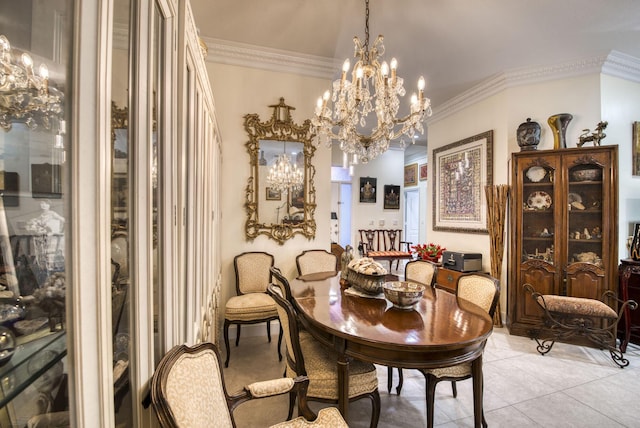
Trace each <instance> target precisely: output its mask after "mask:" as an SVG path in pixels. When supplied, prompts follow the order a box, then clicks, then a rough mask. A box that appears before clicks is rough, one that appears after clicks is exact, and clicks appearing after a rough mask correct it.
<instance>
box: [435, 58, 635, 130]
mask: <svg viewBox="0 0 640 428" xmlns="http://www.w3.org/2000/svg"><path fill="white" fill-rule="evenodd" d="M593 73H602V74H607V75H611V76H616V77H620V78H622V79H626V80H630V81H633V82H640V59H638V58H634V57H632V56H629V55H626V54H623V53H620V52H617V51H611V53H609V54H608V55H600V56H596V57H590V58H583V59H578V60H574V61H567V62H564V63H560V64H555V65H549V66H542V67H525V68H518V69H513V70H508V71H505V72H503V73H499V74H496V75H494V76H492V77H490V78H488V79H486V80H484V81H483V82H481V83H479V84H478V85H476V86H474V87H473V88H471V89H469V90H467V91H465V92H463V93H461V94H460V95H457V96H455V97H453V98H451V99H450V100H448V101H446V102H444V103H442V104H441V105H439V106H437V107H436V108H434V110H433V116H431V117H430V118H429V119H427V123H428V124H432V123H435V122H437V121H439V120H441V119H444V118H445V117H447V116H449V115H451V114H454V113H456V112H458V111H460V110H463V109H465V108H467V107H469V106H470V105H472V104H475V103H477V102H479V101H481V100H483V99H486V98H488V97H490V96H492V95H495V94H497V93H499V92H501V91H503V90H505V89H507V88H510V87H515V86H521V85H531V84H535V83H539V82H545V81H550V80H557V79H564V78H570V77H575V76H582V75H585V74H593Z"/></svg>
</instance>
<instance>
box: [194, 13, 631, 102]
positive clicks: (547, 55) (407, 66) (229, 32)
mask: <svg viewBox="0 0 640 428" xmlns="http://www.w3.org/2000/svg"><path fill="white" fill-rule="evenodd" d="M364 3H365V2H364V0H322V1H319V0H269V1H263V0H214V1H211V0H191V5H192V9H193V14H194V17H195V21H196V25H197V27H198V28H199V31H200V36H201V37H202V38H203V39H205V40H207V39H210V38H214V39H219V40H223V41H224V40H227V41H230V42H239V43H245V44H249V45H254V47H265V48H269V49H278V50H284V51H288V52H289V53H291V54H292V55H295V54H302V55H312V56H317V57H322V58H325V59H327V58H330V59H337V60H339V63H338V64H340V63H341V62H342V61H343V60H344V59H345V58H352V56H353V41H352V39H353V37H354V36H358V37H359V38H360V39H363V38H364V36H365V32H364V24H365V17H364V16H365V6H364ZM369 27H370V41H371V44H372V43H373V41H374V40H375V37H376V36H377V35H378V34H382V35H384V36H385V39H384V44H385V48H386V55H385V58H386V59H390V58H391V57H396V58H397V60H398V75H399V76H401V77H404V80H405V88H406V89H407V93H409V94H410V93H411V92H413V88H414V87H415V84H416V82H417V80H418V77H420V76H421V75H424V77H425V79H426V80H427V89H426V93H425V95H426V96H427V97H429V98H431V101H432V105H433V106H434V109H436V110H437V106H438V105H439V104H441V103H443V102H445V101H447V100H449V99H451V98H452V97H454V96H455V95H458V94H460V93H462V92H464V91H465V90H468V89H470V88H472V87H473V86H475V85H477V84H478V83H480V82H482V81H484V80H486V79H488V78H489V77H491V76H494V75H496V74H497V73H501V72H504V71H507V70H511V69H518V68H522V67H539V66H545V65H555V64H559V63H562V62H566V61H572V60H579V59H583V58H591V57H595V56H599V55H604V54H607V53H609V52H611V51H612V50H615V51H618V52H621V53H624V54H627V55H631V56H633V57H635V58H640V1H637V0H589V1H586V0H561V1H559V0H535V1H527V0H482V1H476V2H472V1H469V0H370V18H369ZM209 60H211V58H209ZM339 71H340V70H339V66H338V67H337V68H336V71H335V73H336V76H337V75H338V73H339ZM318 95H320V94H318Z"/></svg>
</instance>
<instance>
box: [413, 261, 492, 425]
mask: <svg viewBox="0 0 640 428" xmlns="http://www.w3.org/2000/svg"><path fill="white" fill-rule="evenodd" d="M499 293H500V282H499V281H498V280H497V279H495V278H493V277H492V276H489V275H487V274H484V273H466V274H464V275H462V276H460V278H459V279H458V287H457V289H456V295H457V296H458V298H459V299H462V300H465V301H468V302H471V303H473V304H475V305H477V306H479V307H480V308H482V309H483V310H484V311H486V312H487V313H488V314H489V316H490V317H491V318H493V313H494V311H495V310H496V306H497V304H498V298H499ZM483 346H484V344H483ZM420 371H421V372H422V374H423V375H424V378H425V381H426V389H427V427H429V428H431V427H433V412H434V411H435V405H434V401H435V392H436V385H437V383H438V382H440V381H442V380H450V381H453V382H452V388H453V396H454V397H456V396H457V395H458V391H457V389H456V381H458V380H464V379H469V378H470V377H471V375H472V374H471V363H470V362H468V363H462V364H458V365H455V366H451V367H442V368H435V369H421V370H420ZM482 425H483V426H484V427H486V426H487V423H486V421H485V419H484V413H483V415H482Z"/></svg>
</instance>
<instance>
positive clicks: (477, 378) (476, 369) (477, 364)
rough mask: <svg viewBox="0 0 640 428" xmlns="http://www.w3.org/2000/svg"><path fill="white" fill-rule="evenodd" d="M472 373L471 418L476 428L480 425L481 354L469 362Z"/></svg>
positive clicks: (481, 400) (479, 427)
mask: <svg viewBox="0 0 640 428" xmlns="http://www.w3.org/2000/svg"><path fill="white" fill-rule="evenodd" d="M471 373H472V374H473V418H474V426H475V427H476V428H481V427H482V413H483V410H482V403H483V399H482V389H483V388H482V354H480V356H478V358H476V359H475V360H473V362H472V363H471Z"/></svg>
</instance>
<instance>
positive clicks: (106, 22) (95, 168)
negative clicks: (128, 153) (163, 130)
mask: <svg viewBox="0 0 640 428" xmlns="http://www.w3.org/2000/svg"><path fill="white" fill-rule="evenodd" d="M112 10H113V3H112V1H111V0H103V1H99V2H76V5H75V22H76V25H75V26H74V28H75V32H76V33H75V34H74V52H75V54H74V58H75V59H74V65H73V68H74V75H73V91H72V94H73V101H72V117H73V119H74V120H73V121H72V123H71V137H72V139H71V141H72V142H73V148H72V150H70V155H71V156H70V161H71V167H70V169H71V170H70V183H71V193H70V198H71V213H72V221H71V224H70V226H71V227H70V229H71V231H70V232H71V233H70V238H71V245H70V247H71V249H70V252H71V261H72V263H71V265H70V266H68V269H69V273H70V278H71V281H72V284H73V290H74V292H73V293H70V296H69V301H70V308H69V310H70V313H71V314H72V315H71V317H69V322H68V324H69V326H70V328H69V329H68V335H69V351H68V355H69V357H68V358H69V359H70V362H71V367H72V369H73V375H72V376H71V379H72V381H73V394H72V397H73V400H70V407H71V413H72V425H73V426H79V427H82V426H87V427H89V426H91V427H111V426H114V424H115V418H114V407H113V386H112V385H113V357H112V355H113V351H112V346H111V343H112V342H111V340H112V333H111V319H110V315H111V313H110V307H111V289H110V287H103V286H99V285H100V284H110V283H111V265H110V262H109V257H108V254H109V252H110V226H111V222H110V219H109V218H108V217H109V213H110V209H109V207H110V205H111V201H110V199H109V197H110V180H109V179H108V178H109V176H110V172H111V171H110V162H109V159H110V157H111V104H110V97H109V96H108V95H109V94H110V93H111V53H112V49H111V48H112V39H111V34H110V31H111V28H112V24H113V15H112ZM87 142H93V144H87Z"/></svg>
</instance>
